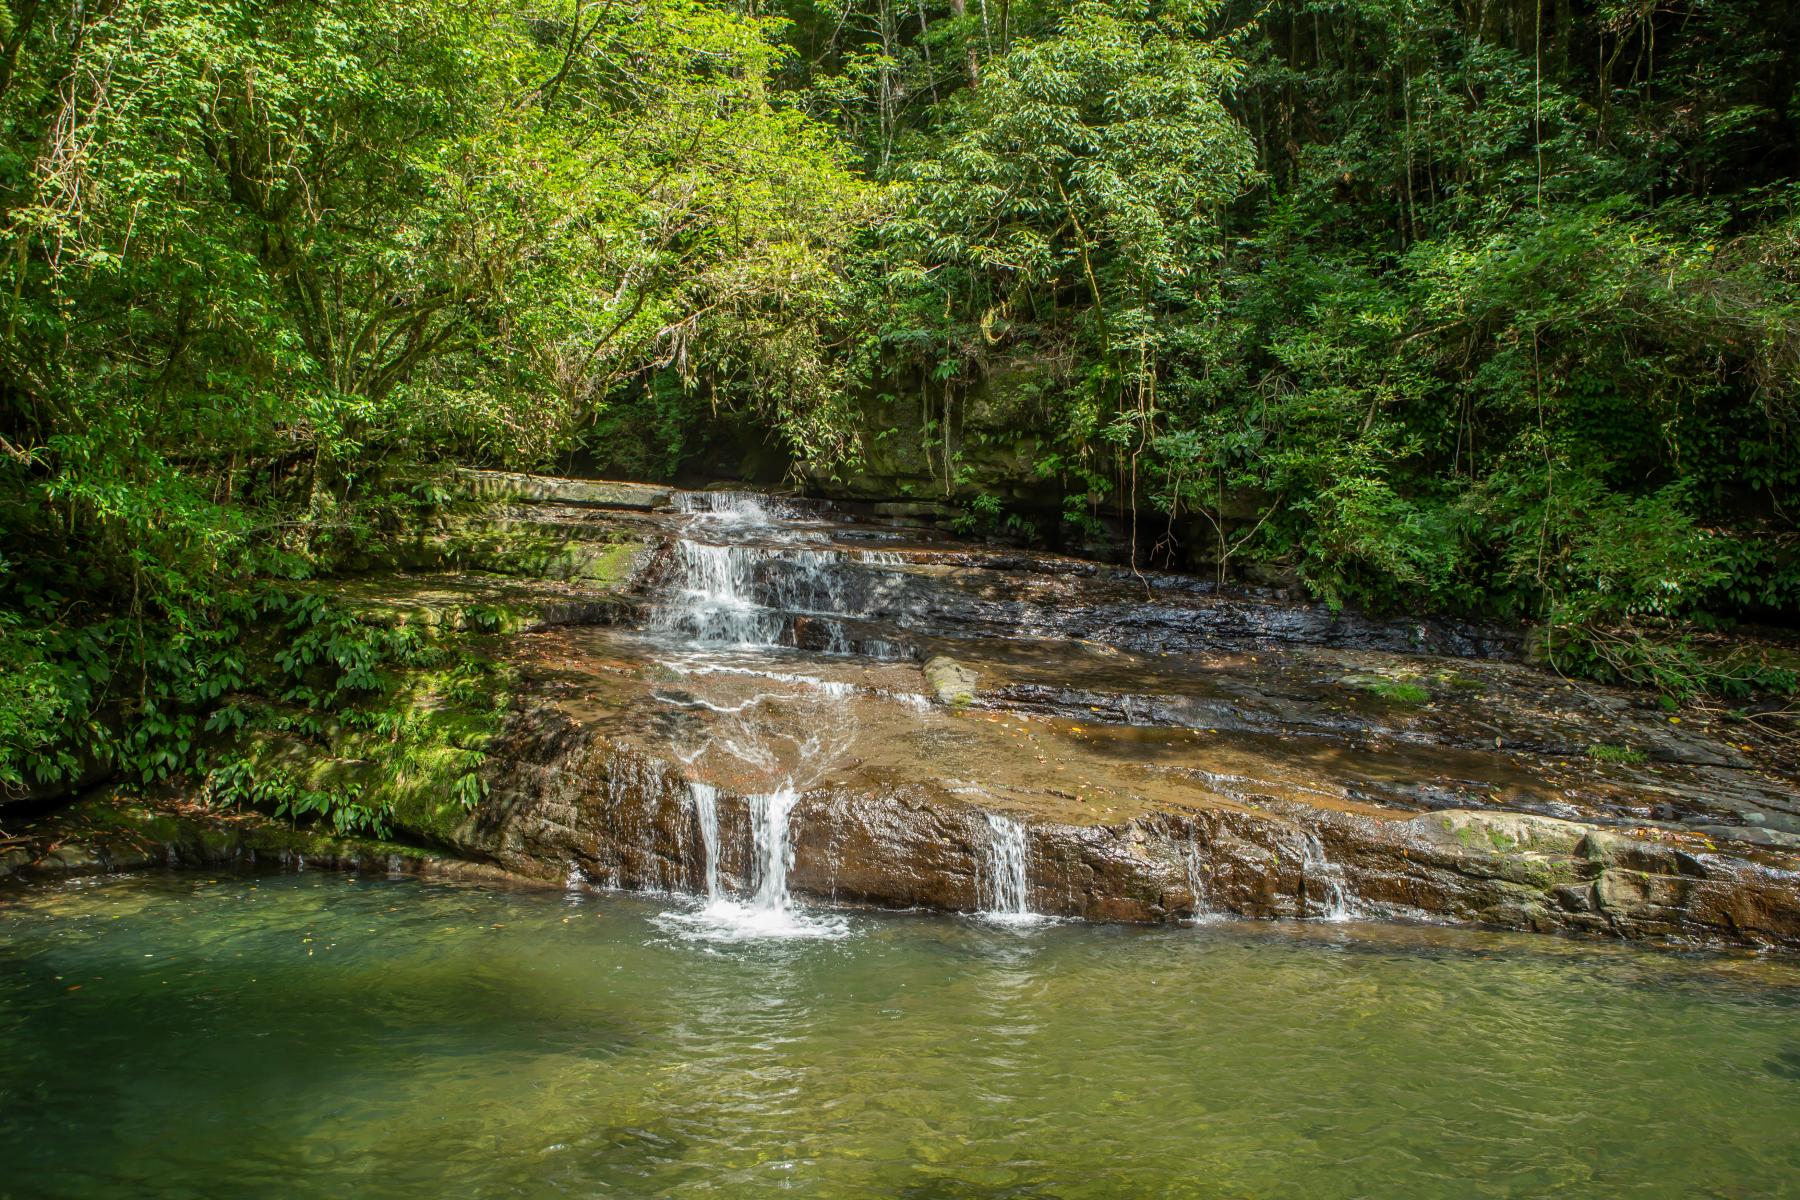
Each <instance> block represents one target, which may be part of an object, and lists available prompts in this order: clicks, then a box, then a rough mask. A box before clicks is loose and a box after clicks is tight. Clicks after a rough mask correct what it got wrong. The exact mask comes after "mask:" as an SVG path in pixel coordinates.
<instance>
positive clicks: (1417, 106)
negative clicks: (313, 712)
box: [0, 0, 1800, 786]
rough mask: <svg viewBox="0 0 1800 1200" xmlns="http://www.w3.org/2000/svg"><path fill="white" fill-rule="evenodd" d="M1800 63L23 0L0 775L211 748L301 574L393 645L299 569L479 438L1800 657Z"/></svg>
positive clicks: (1656, 35)
mask: <svg viewBox="0 0 1800 1200" xmlns="http://www.w3.org/2000/svg"><path fill="white" fill-rule="evenodd" d="M1797 84H1800V6H1795V5H1791V4H1787V3H1782V2H1779V0H1228V2H1209V0H1152V2H1143V0H842V2H841V3H839V2H838V0H832V2H831V3H825V2H824V0H819V2H818V3H817V5H816V6H815V5H814V4H811V3H807V2H806V0H792V2H791V3H788V4H786V5H785V6H784V5H777V6H776V7H774V8H772V9H758V8H757V7H755V6H754V4H751V5H748V6H740V5H737V4H725V3H719V2H714V0H331V2H329V3H327V2H325V0H9V2H8V4H7V5H6V7H5V9H4V11H3V12H0V261H3V263H4V279H3V282H4V286H3V287H0V664H3V665H0V746H3V749H0V782H3V783H5V784H8V785H12V786H18V785H24V784H30V783H34V782H43V781H46V780H54V779H57V778H60V777H62V776H65V775H71V774H73V773H75V772H77V771H79V770H81V769H83V766H84V764H85V763H88V762H91V761H93V760H95V759H98V760H101V761H104V762H107V763H110V764H112V765H114V766H119V767H129V768H131V769H132V770H134V771H137V772H141V773H142V774H144V775H145V776H146V777H155V776H164V777H166V776H168V775H170V774H173V773H179V772H180V771H182V770H184V769H186V768H187V767H188V766H189V765H191V764H192V763H193V761H194V759H195V756H196V755H198V754H199V753H200V748H201V745H202V742H203V740H204V736H205V733H206V731H207V730H208V729H209V728H210V729H213V730H217V729H218V728H220V727H221V724H228V722H229V718H228V717H222V715H221V714H222V713H224V712H226V711H228V710H227V708H225V707H224V706H222V705H221V697H224V696H227V695H228V694H229V693H231V692H232V691H233V690H234V689H236V688H238V687H240V686H242V685H243V682H244V679H245V678H246V676H247V674H249V673H250V672H251V671H252V670H253V666H254V664H250V663H248V662H247V658H248V657H249V655H248V652H247V651H246V650H245V648H244V645H245V641H244V638H245V631H246V630H248V629H251V628H253V627H256V628H274V629H277V630H281V631H283V632H282V633H281V634H280V636H279V637H278V639H277V643H276V648H275V650H274V654H275V656H276V657H277V658H279V656H282V655H287V656H290V657H289V659H286V660H282V661H284V662H285V661H304V662H311V661H312V658H313V656H315V655H326V656H328V657H331V658H332V659H333V660H334V661H335V662H336V665H337V667H338V668H339V674H338V676H337V677H336V678H335V679H334V680H333V682H332V684H331V687H330V689H328V690H329V694H330V695H335V694H336V693H337V691H340V690H345V689H354V688H356V687H359V686H367V685H368V683H369V679H370V678H372V676H373V673H375V672H376V671H378V669H379V666H380V662H381V660H382V656H383V655H385V654H393V653H404V652H407V650H406V648H405V647H400V648H398V649H396V648H395V647H394V646H391V645H385V644H381V645H377V644H374V643H373V642H371V641H369V640H364V641H360V642H355V641H352V640H350V639H346V638H336V639H335V640H334V639H333V638H330V637H327V636H326V633H325V632H321V631H327V632H328V631H330V630H331V629H333V628H335V627H334V626H332V625H331V624H330V621H329V618H328V617H327V616H325V615H322V614H323V612H324V610H323V609H322V608H321V607H320V606H319V605H318V604H317V603H315V602H314V599H313V598H315V597H316V596H317V595H318V593H317V592H308V591H305V590H304V589H302V588H301V587H300V584H301V583H302V582H303V581H305V580H307V579H310V578H316V577H319V576H322V575H328V574H329V573H330V572H332V571H333V570H334V569H336V568H337V566H338V564H340V563H341V562H342V561H343V560H344V559H345V557H346V556H347V555H350V554H352V553H353V552H354V551H355V549H356V547H357V546H358V545H359V544H360V543H361V542H362V541H363V540H365V539H367V538H370V537H372V536H374V534H375V533H376V532H378V531H379V530H380V529H381V528H382V527H383V526H384V523H391V522H392V521H395V520H400V519H404V518H405V515H406V514H407V513H409V512H413V511H415V510H419V509H422V508H426V507H429V506H430V505H432V504H434V503H436V502H437V501H438V500H439V499H440V498H441V493H442V488H443V484H442V480H441V471H442V469H443V468H444V467H445V466H447V465H448V464H455V463H463V464H477V465H485V466H505V467H517V468H526V469H530V468H544V467H551V466H555V465H556V464H558V463H568V462H572V461H579V462H584V463H588V464H592V465H593V466H594V467H595V468H596V469H603V470H608V471H611V472H613V473H618V474H633V475H637V476H640V477H654V476H661V477H672V476H675V475H677V474H679V473H682V472H693V471H698V470H702V469H704V468H705V466H706V465H707V464H706V461H705V460H706V458H707V455H708V453H709V449H708V448H709V447H716V446H717V445H718V444H719V442H718V439H719V437H720V436H722V435H720V434H719V432H718V431H719V430H720V429H722V428H729V429H737V430H742V429H745V428H749V429H753V430H758V431H766V433H767V436H768V438H769V439H770V441H771V445H772V446H773V447H774V448H775V449H776V450H777V451H779V455H778V457H779V459H780V461H781V462H782V464H783V465H784V466H787V467H789V468H790V474H791V477H792V478H793V479H795V480H799V481H805V482H806V483H807V484H808V485H809V486H812V487H814V488H816V489H823V490H827V491H829V490H830V489H831V488H832V487H833V486H834V481H845V480H849V479H852V478H853V477H854V476H855V474H856V472H857V471H858V470H859V469H860V468H861V467H862V466H863V464H865V463H866V462H867V461H869V460H870V459H871V458H872V457H875V456H878V455H880V454H881V453H883V452H884V450H883V447H884V444H885V443H887V442H891V441H892V440H893V439H895V438H909V439H912V440H913V441H915V442H916V443H917V445H916V446H915V447H914V449H915V450H916V452H918V453H919V454H922V455H923V456H924V460H925V461H926V462H927V463H928V464H930V472H931V475H932V478H933V479H934V480H935V486H936V489H937V494H938V495H939V496H940V497H942V498H945V499H947V500H949V501H950V502H952V503H954V504H955V505H957V506H959V507H960V509H961V510H962V511H963V512H964V513H965V514H966V518H967V528H969V529H970V530H972V531H977V532H984V533H993V534H1000V535H1005V536H1012V537H1023V538H1037V539H1051V538H1055V537H1057V536H1058V533H1057V531H1058V530H1059V529H1076V530H1079V529H1083V528H1088V527H1093V526H1096V525H1097V524H1099V523H1101V522H1111V523H1112V527H1114V528H1116V529H1122V530H1124V531H1125V532H1126V535H1127V536H1128V538H1129V541H1130V551H1131V552H1132V553H1134V554H1135V555H1136V556H1137V560H1138V561H1139V562H1142V563H1144V564H1146V565H1149V564H1153V563H1155V564H1161V563H1168V562H1173V563H1176V564H1177V565H1185V566H1188V567H1190V568H1194V569H1204V570H1207V571H1209V572H1212V571H1216V572H1217V573H1218V574H1219V576H1220V577H1221V578H1226V577H1229V576H1232V575H1234V574H1236V573H1238V572H1239V571H1240V570H1242V569H1247V568H1249V567H1251V566H1253V565H1259V564H1260V565H1264V566H1268V567H1270V568H1272V569H1274V568H1279V569H1281V570H1285V571H1289V572H1292V574H1293V576H1294V577H1295V578H1297V579H1298V580H1299V581H1300V582H1301V583H1302V584H1303V585H1304V587H1305V588H1306V589H1308V590H1309V591H1310V593H1311V594H1312V595H1314V596H1316V597H1318V598H1319V599H1321V600H1322V601H1324V602H1327V603H1330V604H1332V605H1343V604H1348V605H1357V606H1362V607H1366V608H1370V609H1374V610H1377V611H1385V610H1397V609H1404V610H1410V611H1442V612H1446V613H1456V614H1463V615H1468V616H1473V617H1477V618H1481V619H1484V620H1495V621H1506V622H1519V623H1529V624H1531V625H1532V626H1534V627H1535V628H1536V629H1537V630H1538V631H1539V634H1538V644H1539V647H1540V651H1541V652H1542V653H1543V654H1544V655H1545V657H1546V658H1548V659H1549V660H1550V661H1552V662H1554V663H1555V665H1557V666H1558V667H1559V668H1560V669H1562V670H1564V671H1566V672H1569V673H1570V674H1580V675H1586V676H1592V677H1598V678H1603V679H1614V680H1624V681H1628V682H1635V683H1642V684H1646V685H1651V686H1654V687H1657V688H1660V689H1661V690H1662V691H1664V692H1665V693H1667V694H1669V695H1671V696H1689V695H1693V694H1697V693H1708V694H1713V695H1720V696H1725V697H1731V698H1738V697H1743V696H1746V695H1750V694H1752V693H1758V692H1760V693H1772V692H1773V693H1779V692H1784V691H1785V692H1791V691H1792V690H1793V689H1794V688H1795V685H1796V676H1795V674H1794V672H1793V670H1792V667H1791V664H1790V665H1786V666H1784V665H1783V663H1782V661H1780V660H1779V659H1777V658H1774V657H1771V656H1770V655H1769V654H1767V653H1765V652H1762V651H1755V652H1751V651H1748V650H1744V649H1741V648H1736V649H1734V646H1738V645H1740V644H1739V643H1734V642H1733V641H1732V640H1730V639H1726V638H1722V637H1721V636H1720V634H1721V632H1724V631H1729V630H1731V629H1732V628H1734V627H1735V626H1738V625H1741V624H1743V623H1746V622H1748V623H1755V624H1761V625H1774V626H1781V625H1789V626H1791V625H1792V624H1794V623H1795V622H1796V621H1800V524H1797V522H1800V435H1797V422H1800V171H1797V169H1796V168H1797V166H1800V91H1797V90H1796V88H1797ZM977 409H978V410H979V413H980V418H979V420H972V419H971V413H972V412H973V411H974V410H977ZM901 410H905V411H907V412H908V413H911V414H913V416H912V419H911V422H910V423H908V424H907V425H906V426H905V427H904V428H901V427H899V426H897V425H896V424H895V423H894V422H892V421H891V420H889V419H888V415H887V414H891V413H893V412H896V411H901ZM996 430H999V431H1002V432H1004V433H1005V435H1006V440H1007V444H1008V445H1009V446H1014V447H1016V446H1020V445H1023V446H1026V447H1028V453H1026V454H1025V455H1024V456H1023V457H1024V458H1025V459H1026V460H1027V462H1026V468H1027V469H1028V471H1029V473H1030V474H1031V476H1032V478H1033V479H1035V480H1036V481H1037V484H1038V488H1039V491H1038V493H1036V494H1037V495H1040V496H1041V497H1046V498H1047V499H1046V500H1044V501H1043V502H1042V503H1035V502H1034V504H1033V505H1026V504H1022V503H1021V502H1020V500H1019V492H1018V491H1017V489H1013V490H1011V491H1008V490H1006V489H1003V488H1000V487H998V486H995V484H994V480H993V478H992V477H991V476H992V468H991V459H990V458H989V457H984V446H983V444H982V442H983V439H984V438H986V439H992V438H994V437H995V436H996V434H995V431H996ZM302 698H304V697H302ZM315 698H320V699H321V701H322V702H323V700H325V699H329V695H324V694H322V696H321V697H315ZM72 731H73V732H74V736H73V737H71V732H72ZM72 742H73V743H77V745H74V746H72V745H71V743H72Z"/></svg>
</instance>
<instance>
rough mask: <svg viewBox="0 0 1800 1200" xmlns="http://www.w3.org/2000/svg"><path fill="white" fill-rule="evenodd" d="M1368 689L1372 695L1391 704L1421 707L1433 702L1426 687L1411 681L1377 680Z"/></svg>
mask: <svg viewBox="0 0 1800 1200" xmlns="http://www.w3.org/2000/svg"><path fill="white" fill-rule="evenodd" d="M1368 689H1369V693H1370V695H1373V696H1377V697H1379V698H1380V699H1382V700H1386V701H1387V702H1388V703H1389V704H1405V705H1420V704H1426V703H1428V702H1430V700H1431V693H1430V692H1429V691H1427V690H1426V689H1425V687H1424V685H1423V684H1418V683H1414V682H1413V681H1411V680H1410V679H1377V680H1375V681H1374V682H1372V683H1370V684H1369V685H1368Z"/></svg>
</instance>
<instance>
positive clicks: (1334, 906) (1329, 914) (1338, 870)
mask: <svg viewBox="0 0 1800 1200" xmlns="http://www.w3.org/2000/svg"><path fill="white" fill-rule="evenodd" d="M1300 870H1301V875H1302V878H1303V880H1304V883H1305V884H1311V883H1312V882H1313V881H1314V880H1317V881H1318V882H1319V883H1321V884H1323V885H1324V889H1325V899H1324V900H1323V901H1321V902H1320V904H1319V911H1318V912H1317V913H1305V912H1303V913H1302V915H1303V916H1316V917H1318V919H1319V920H1321V921H1348V920H1349V919H1350V918H1351V917H1352V916H1354V915H1355V914H1354V913H1353V912H1352V910H1351V905H1350V889H1349V888H1347V887H1345V886H1344V869H1343V868H1342V867H1340V866H1338V865H1337V864H1336V863H1334V862H1332V861H1331V860H1330V859H1329V858H1327V857H1325V843H1324V842H1322V841H1320V840H1319V835H1318V834H1316V833H1314V832H1313V831H1312V830H1310V829H1309V830H1307V831H1306V832H1305V833H1303V834H1302V835H1301V838H1300ZM1305 904H1306V900H1305V898H1304V897H1302V905H1303V906H1304V905H1305Z"/></svg>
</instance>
